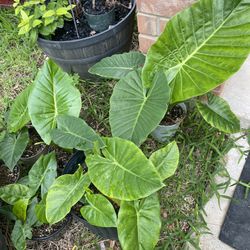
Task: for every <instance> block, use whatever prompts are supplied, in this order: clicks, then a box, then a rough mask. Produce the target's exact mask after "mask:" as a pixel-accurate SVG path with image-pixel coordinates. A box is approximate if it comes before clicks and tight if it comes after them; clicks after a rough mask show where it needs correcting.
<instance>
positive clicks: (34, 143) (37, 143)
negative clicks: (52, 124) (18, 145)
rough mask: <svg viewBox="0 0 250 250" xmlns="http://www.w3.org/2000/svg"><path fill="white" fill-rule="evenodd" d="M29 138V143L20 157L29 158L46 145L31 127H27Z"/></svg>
mask: <svg viewBox="0 0 250 250" xmlns="http://www.w3.org/2000/svg"><path fill="white" fill-rule="evenodd" d="M29 138H30V141H29V144H28V146H27V147H26V149H25V151H24V153H23V155H22V157H21V158H29V157H32V156H35V155H36V154H38V153H39V152H41V151H42V150H43V149H44V148H45V147H46V145H45V144H44V143H42V139H41V137H40V136H39V134H38V133H37V132H36V130H35V129H34V128H33V127H31V128H29Z"/></svg>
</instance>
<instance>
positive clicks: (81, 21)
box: [51, 0, 131, 41]
mask: <svg viewBox="0 0 250 250" xmlns="http://www.w3.org/2000/svg"><path fill="white" fill-rule="evenodd" d="M89 2H90V0H87V4H89ZM116 2H117V3H116V5H115V22H114V23H113V24H112V25H115V24H117V23H118V22H120V21H121V20H122V19H123V18H124V17H125V16H127V14H128V13H129V11H130V9H131V1H130V0H119V1H116ZM96 3H98V1H96ZM82 5H83V4H82ZM97 6H99V4H98V5H97ZM100 6H101V5H100ZM98 8H99V7H98ZM80 9H81V8H80ZM103 9H104V10H105V8H103ZM108 9H109V8H107V10H108ZM76 23H77V28H78V32H79V36H80V38H85V37H90V36H93V35H95V34H97V33H98V32H96V31H94V30H92V29H91V28H90V27H89V25H88V23H87V21H86V18H85V16H84V14H83V12H82V11H81V10H79V11H77V14H76ZM51 39H52V40H54V41H67V40H74V39H78V37H77V34H76V31H75V27H74V22H73V20H72V21H70V22H65V23H64V27H63V28H61V29H57V30H56V32H55V35H54V36H53V37H52V38H51Z"/></svg>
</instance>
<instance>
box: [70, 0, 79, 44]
mask: <svg viewBox="0 0 250 250" xmlns="http://www.w3.org/2000/svg"><path fill="white" fill-rule="evenodd" d="M68 1H69V4H70V9H71V14H72V17H73V21H74V26H75V30H76V35H77V38H78V39H79V38H80V36H79V32H78V28H77V25H76V18H75V13H74V11H73V8H72V3H71V0H68Z"/></svg>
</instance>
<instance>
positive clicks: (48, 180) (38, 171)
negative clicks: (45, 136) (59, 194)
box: [28, 152, 57, 198]
mask: <svg viewBox="0 0 250 250" xmlns="http://www.w3.org/2000/svg"><path fill="white" fill-rule="evenodd" d="M28 176H29V187H30V190H31V192H32V194H35V193H36V192H37V190H38V189H39V187H41V198H43V196H44V194H46V193H47V192H48V189H49V187H50V186H51V185H52V183H53V182H54V180H55V178H56V176H57V163H56V156H55V153H54V152H51V153H49V154H47V155H42V156H40V158H39V159H38V160H37V161H36V163H35V164H34V165H33V167H32V168H31V169H30V171H29V175H28Z"/></svg>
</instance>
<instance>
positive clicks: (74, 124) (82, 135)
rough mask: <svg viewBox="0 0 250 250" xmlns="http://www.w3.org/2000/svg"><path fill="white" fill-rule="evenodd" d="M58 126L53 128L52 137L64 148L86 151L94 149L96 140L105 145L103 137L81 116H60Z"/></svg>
mask: <svg viewBox="0 0 250 250" xmlns="http://www.w3.org/2000/svg"><path fill="white" fill-rule="evenodd" d="M57 127H58V128H57V129H53V130H52V132H51V138H52V140H53V142H54V143H55V144H57V145H58V146H60V147H62V148H69V149H73V148H75V149H79V150H84V151H86V150H89V149H93V148H94V142H96V141H98V142H99V145H100V146H101V147H102V146H103V142H102V140H101V138H100V137H99V136H98V135H97V134H96V132H95V131H94V130H93V129H92V128H91V127H89V126H88V124H87V123H86V122H85V121H84V120H82V119H80V118H76V117H72V116H67V115H62V116H58V118H57Z"/></svg>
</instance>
